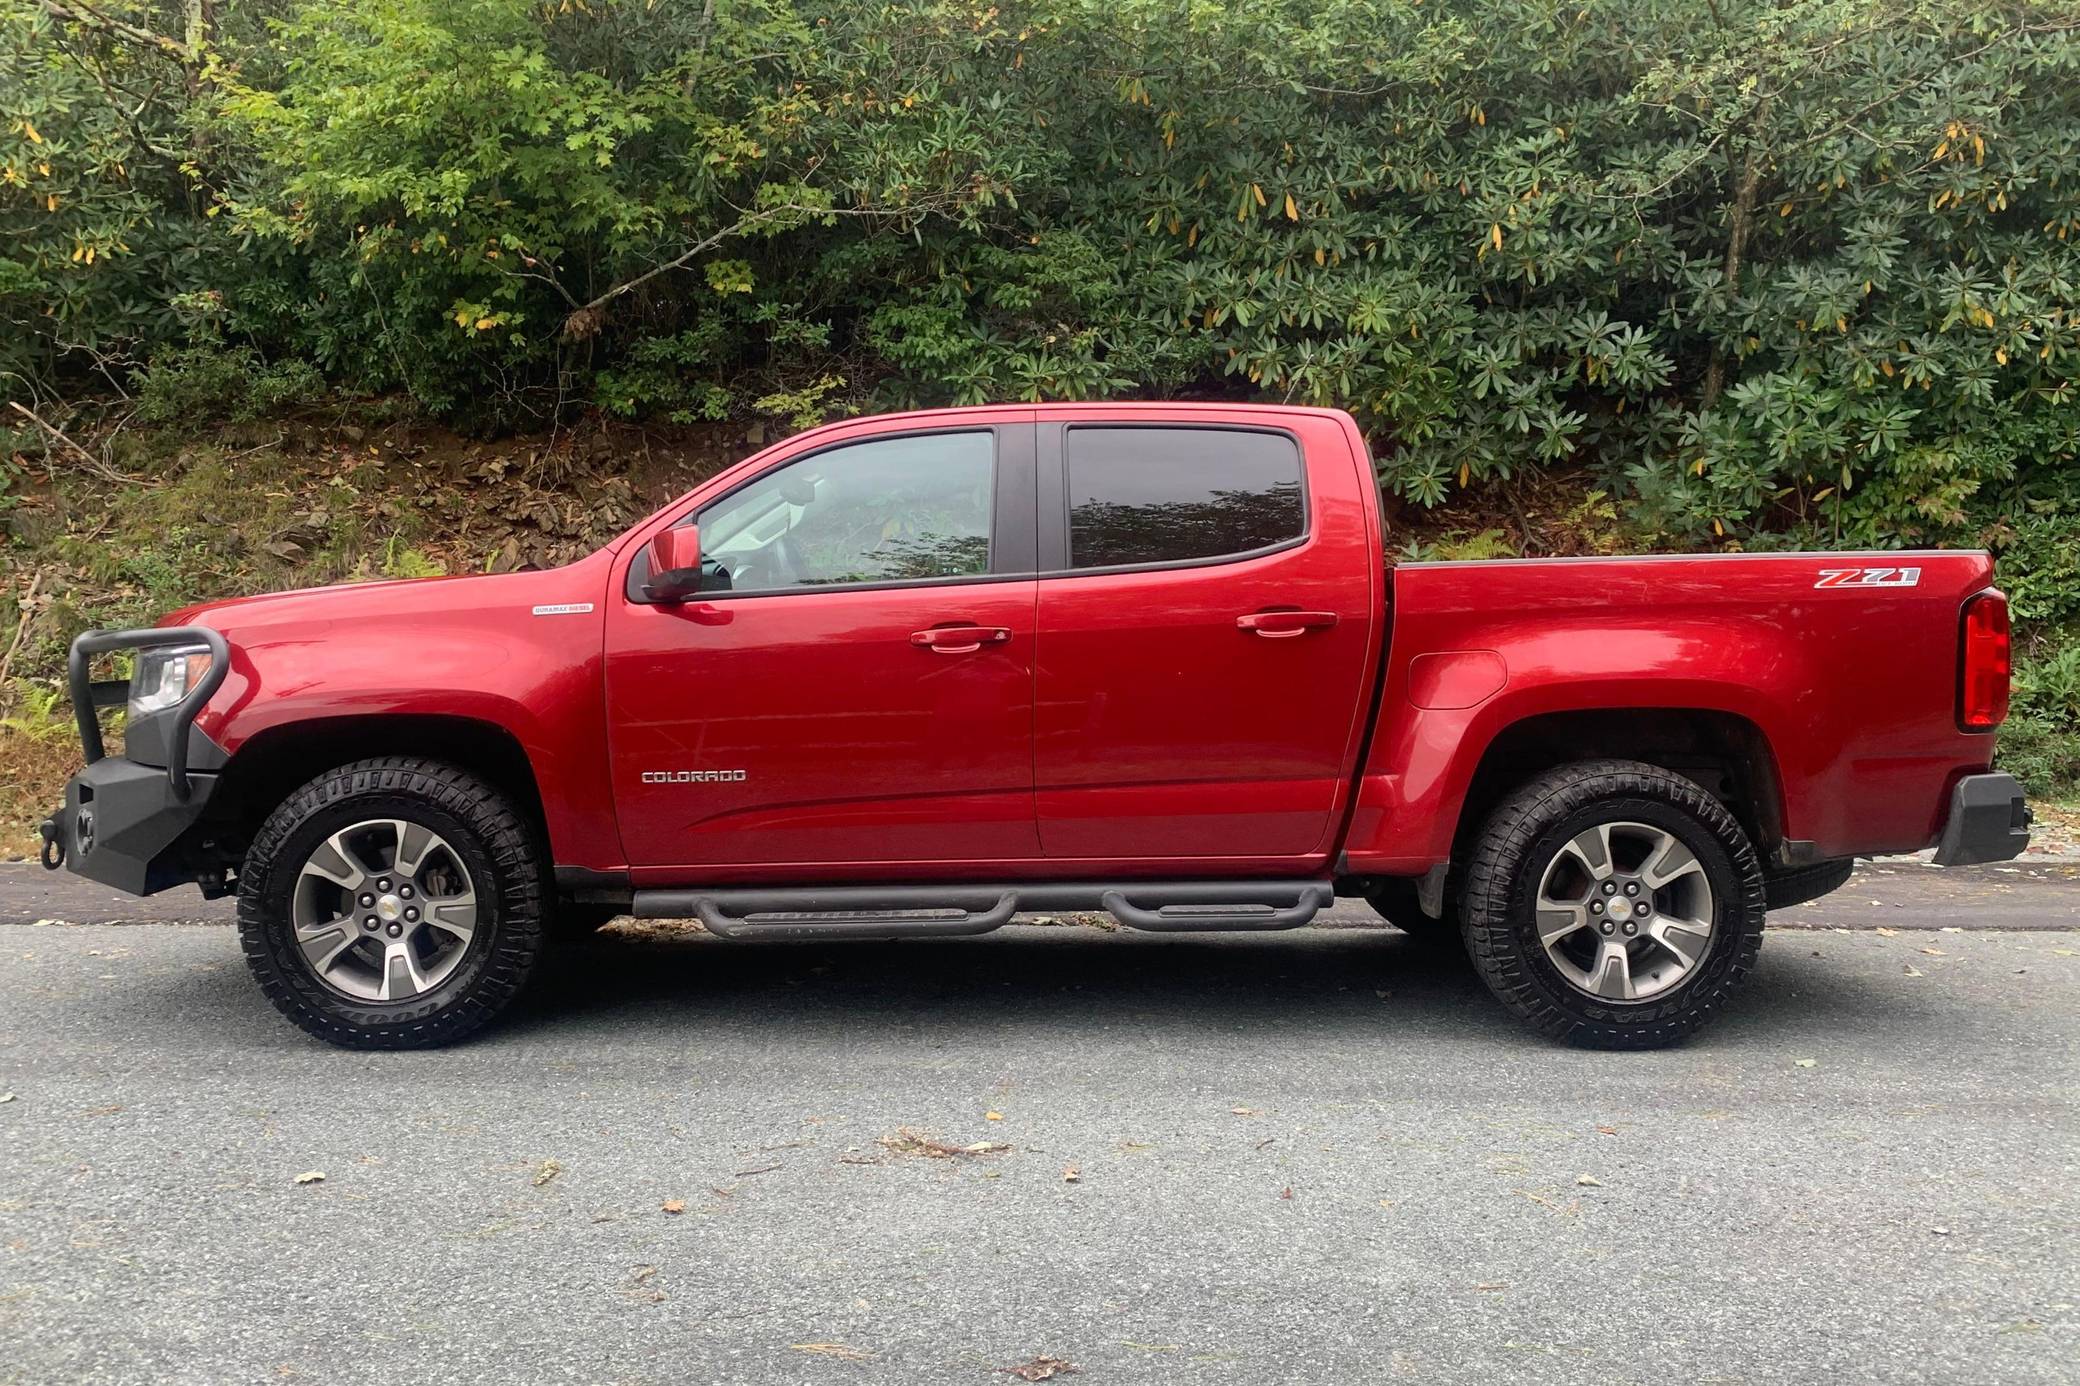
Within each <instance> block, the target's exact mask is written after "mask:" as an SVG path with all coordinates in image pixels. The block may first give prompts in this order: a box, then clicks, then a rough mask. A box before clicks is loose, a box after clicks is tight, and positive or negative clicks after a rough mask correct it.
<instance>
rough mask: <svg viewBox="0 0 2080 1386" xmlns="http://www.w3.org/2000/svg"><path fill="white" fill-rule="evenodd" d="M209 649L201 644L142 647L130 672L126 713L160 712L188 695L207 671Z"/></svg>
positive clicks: (138, 715)
mask: <svg viewBox="0 0 2080 1386" xmlns="http://www.w3.org/2000/svg"><path fill="white" fill-rule="evenodd" d="M209 663H210V653H209V650H208V649H207V648H205V647H203V646H199V645H198V646H194V647H184V648H180V649H170V650H146V651H143V652H141V653H140V654H139V655H138V656H137V667H136V668H135V669H134V670H132V672H131V674H130V715H131V716H132V717H147V716H150V715H151V714H152V713H154V712H164V711H166V709H168V708H170V707H172V706H173V705H174V704H176V703H178V702H179V701H180V700H181V699H182V698H185V697H187V696H188V690H189V689H191V688H194V687H196V686H197V685H198V684H200V683H201V682H202V676H203V675H204V674H205V673H207V672H209Z"/></svg>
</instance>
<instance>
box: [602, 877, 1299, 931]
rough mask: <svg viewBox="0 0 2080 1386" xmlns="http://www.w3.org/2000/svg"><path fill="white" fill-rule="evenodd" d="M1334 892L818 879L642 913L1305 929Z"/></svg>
mask: <svg viewBox="0 0 2080 1386" xmlns="http://www.w3.org/2000/svg"><path fill="white" fill-rule="evenodd" d="M1334 898H1335V891H1334V889H1333V887H1332V886H1331V885H1330V883H1329V882H1327V881H1127V882H1110V883H1102V884H1076V885H984V886H932V885H908V886H811V887H804V888H800V889H794V890H765V889H748V890H740V889H727V890H639V891H637V892H635V897H634V899H633V901H632V902H631V913H633V914H634V915H635V917H636V918H638V919H683V918H686V917H688V916H692V917H693V918H696V919H699V920H700V921H701V924H702V926H703V927H705V928H706V929H707V930H708V932H709V933H711V934H715V935H716V936H718V937H720V938H728V939H753V938H766V939H872V938H959V937H966V936H968V935H971V934H986V933H988V932H989V931H990V930H992V929H1000V928H1002V927H1003V926H1004V925H1006V924H1008V923H1010V922H1011V917H1012V916H1013V915H1014V914H1017V913H1019V912H1020V911H1030V910H1104V911H1106V912H1107V913H1109V914H1111V915H1112V917H1113V918H1115V919H1117V920H1118V921H1119V922H1120V923H1122V924H1125V925H1127V926H1128V927H1129V928H1134V929H1146V930H1149V931H1150V932H1154V933H1166V934H1181V933H1214V932H1229V931H1235V930H1260V929H1297V928H1299V927H1300V926H1301V925H1303V924H1305V923H1307V922H1308V921H1309V920H1311V919H1313V918H1314V917H1315V915H1316V914H1317V913H1319V912H1320V911H1321V910H1322V909H1324V908H1325V907H1327V906H1328V904H1329V903H1330V901H1331V900H1333V899H1334Z"/></svg>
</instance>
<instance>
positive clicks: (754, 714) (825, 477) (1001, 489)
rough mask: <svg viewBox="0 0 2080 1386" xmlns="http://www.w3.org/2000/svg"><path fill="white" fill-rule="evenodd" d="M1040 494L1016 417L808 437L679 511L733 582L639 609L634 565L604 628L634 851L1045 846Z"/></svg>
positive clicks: (683, 855) (922, 868)
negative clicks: (1039, 828)
mask: <svg viewBox="0 0 2080 1386" xmlns="http://www.w3.org/2000/svg"><path fill="white" fill-rule="evenodd" d="M1016 417H1019V418H1030V417H1031V415H1030V414H1029V413H1026V414H1022V415H1019V416H1016ZM1032 507H1033V458H1032V429H1031V426H1030V425H1029V424H1026V423H1023V422H1015V423H995V424H988V425H978V424H968V425H964V426H957V427H950V428H939V429H930V430H919V431H916V432H905V433H901V434H895V435H888V434H881V435H876V436H868V437H863V438H859V439H856V440H841V441H837V442H835V443H831V444H827V445H824V446H819V447H812V448H810V449H809V450H807V451H805V452H803V453H801V454H799V455H796V456H793V457H790V458H788V459H787V460H785V461H783V462H780V463H778V464H777V465H775V466H773V467H771V468H768V469H765V470H763V471H761V472H760V473H758V474H757V475H756V476H754V477H752V478H750V479H748V480H745V481H743V482H740V483H738V484H736V485H734V486H732V487H730V488H729V489H728V490H727V491H726V492H725V493H724V494H721V495H719V496H715V497H712V498H706V499H704V500H703V501H702V503H701V504H700V505H699V507H698V508H697V509H696V510H694V511H693V512H692V513H691V514H690V515H688V516H685V517H682V520H683V519H691V520H693V521H694V522H695V523H697V524H698V526H699V530H700V543H701V551H702V559H703V567H704V569H707V568H712V569H714V570H715V571H716V572H718V573H722V574H727V579H726V581H727V583H728V586H727V588H726V589H724V590H714V591H704V592H703V593H702V594H701V596H700V599H699V600H696V601H692V602H687V603H683V604H678V605H659V604H653V603H648V602H646V601H644V600H643V599H642V595H641V577H642V573H641V572H640V571H636V572H632V573H631V576H630V579H629V580H628V581H627V582H626V583H625V584H624V591H623V593H622V601H621V603H620V605H619V607H618V609H617V611H616V614H615V616H614V618H613V619H612V620H610V621H609V623H608V649H607V701H608V713H609V722H608V725H609V737H610V750H611V759H612V763H613V770H614V789H615V801H616V806H617V809H618V811H619V817H620V822H621V834H622V842H623V845H624V846H625V848H626V849H627V852H628V857H629V862H630V864H631V865H632V866H635V867H638V868H672V869H674V871H675V872H679V871H686V870H688V869H694V870H696V871H697V870H699V869H706V868H728V867H743V866H760V867H776V866H785V865H788V864H796V865H798V866H799V867H800V868H801V871H800V872H799V873H796V874H815V875H819V876H823V877H826V878H828V877H830V876H832V875H837V876H844V875H848V874H852V875H861V876H872V875H877V874H878V875H886V874H890V873H891V872H893V873H894V874H902V875H930V874H933V869H934V866H933V864H939V865H942V866H944V867H945V869H946V871H947V872H948V873H950V874H964V868H963V867H962V865H961V864H962V863H971V862H998V861H1003V860H1007V859H1011V860H1016V859H1023V858H1032V857H1037V856H1038V855H1039V842H1038V835H1037V832H1036V829H1035V824H1034V820H1033V810H1032V787H1033V762H1032V660H1033V650H1034V643H1033V630H1034V627H1033V606H1034V580H1033V576H1032V573H1033V558H1032V555H1033V526H1034V521H1033V508H1032ZM682 520H675V521H674V523H679V522H682ZM634 562H635V564H636V565H638V566H639V565H641V564H642V562H643V560H642V558H641V556H640V555H638V556H637V558H636V559H635V560H634ZM716 580H718V581H720V580H722V579H716ZM783 874H786V873H783ZM761 878H762V879H772V878H773V877H772V875H771V873H769V872H767V873H762V875H761Z"/></svg>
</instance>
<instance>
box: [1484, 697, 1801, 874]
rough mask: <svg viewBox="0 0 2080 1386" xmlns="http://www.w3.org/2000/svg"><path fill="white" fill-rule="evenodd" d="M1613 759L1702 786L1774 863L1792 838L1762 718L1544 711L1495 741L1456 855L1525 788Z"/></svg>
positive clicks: (1660, 710)
mask: <svg viewBox="0 0 2080 1386" xmlns="http://www.w3.org/2000/svg"><path fill="white" fill-rule="evenodd" d="M1605 759H1623V760H1637V761H1644V762H1645V763H1647V764H1649V765H1656V766H1659V767H1660V768H1662V769H1664V770H1668V771H1671V772H1672V773H1674V774H1678V775H1682V776H1684V777H1685V778H1687V779H1690V780H1693V781H1695V782H1696V783H1698V784H1699V785H1701V786H1702V787H1703V788H1704V789H1705V790H1706V791H1707V792H1709V793H1710V794H1711V795H1712V796H1713V797H1714V798H1716V799H1718V800H1719V801H1720V802H1721V803H1723V804H1725V805H1726V807H1727V809H1728V811H1729V812H1731V813H1732V814H1733V816H1734V818H1735V820H1736V821H1738V822H1739V823H1740V825H1741V828H1742V830H1743V831H1745V832H1746V833H1747V834H1748V838H1749V841H1750V842H1752V843H1753V844H1754V846H1755V851H1756V854H1757V855H1758V856H1760V857H1762V858H1763V859H1764V860H1768V859H1769V858H1770V856H1771V854H1773V853H1774V852H1775V851H1776V849H1777V847H1778V845H1779V844H1780V843H1782V842H1783V840H1784V823H1785V811H1784V785H1783V777H1782V773H1781V771H1780V769H1779V767H1778V765H1777V758H1776V754H1775V752H1774V751H1773V750H1772V748H1771V746H1770V741H1769V737H1768V736H1767V735H1766V734H1765V733H1764V732H1763V730H1762V728H1761V727H1760V726H1759V725H1758V724H1756V723H1755V722H1754V721H1753V720H1752V719H1750V718H1748V717H1745V716H1742V715H1741V714H1739V713H1736V712H1728V711H1725V710H1723V709H1718V708H1706V707H1631V708H1623V707H1618V708H1594V709H1579V710H1572V711H1561V712H1543V713H1535V714H1532V715H1530V716H1526V717H1522V718H1519V719H1517V720H1516V721H1513V722H1510V723H1508V724H1506V725H1504V726H1503V727H1501V728H1500V729H1499V730H1498V731H1497V732H1496V734H1495V735H1494V736H1493V737H1492V738H1490V740H1489V741H1488V744H1487V745H1486V746H1485V747H1484V748H1482V751H1481V754H1480V757H1479V759H1478V760H1477V761H1476V762H1475V764H1474V768H1473V774H1472V777H1471V779H1469V781H1468V782H1467V787H1466V793H1465V795H1464V797H1463V798H1462V799H1461V800H1460V803H1459V811H1458V818H1457V822H1456V825H1455V827H1454V829H1453V833H1452V844H1453V849H1452V850H1453V856H1454V857H1455V858H1457V857H1459V856H1460V855H1461V854H1462V852H1463V849H1464V848H1465V846H1466V844H1467V842H1468V840H1469V839H1470V838H1471V837H1472V836H1473V835H1474V834H1476V833H1478V832H1479V831H1480V828H1481V824H1482V823H1483V822H1484V821H1486V819H1487V816H1488V813H1489V811H1490V810H1492V809H1493V808H1494V807H1495V805H1496V804H1497V803H1499V802H1500V801H1501V800H1502V799H1503V797H1505V796H1506V795H1508V794H1509V792H1510V791H1511V790H1513V789H1515V788H1516V787H1517V786H1519V785H1522V784H1524V783H1525V782H1526V781H1528V780H1530V779H1531V778H1533V777H1534V776H1537V775H1539V774H1542V773H1544V772H1545V771H1547V770H1551V769H1553V768H1555V767H1556V766H1560V765H1564V764H1566V763H1568V762H1570V761H1578V760H1605Z"/></svg>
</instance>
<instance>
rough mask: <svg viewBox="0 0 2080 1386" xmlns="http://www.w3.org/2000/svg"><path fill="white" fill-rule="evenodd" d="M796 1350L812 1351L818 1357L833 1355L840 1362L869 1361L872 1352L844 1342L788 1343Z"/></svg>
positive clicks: (872, 1355) (872, 1357)
mask: <svg viewBox="0 0 2080 1386" xmlns="http://www.w3.org/2000/svg"><path fill="white" fill-rule="evenodd" d="M788 1346H789V1347H791V1348H793V1349H794V1350H795V1351H796V1352H813V1353H815V1354H816V1355H817V1356H818V1357H835V1358H837V1359H838V1360H839V1361H841V1362H871V1361H873V1360H874V1354H873V1353H871V1352H868V1351H867V1350H866V1349H865V1348H856V1347H848V1346H846V1345H845V1344H844V1343H790V1344H788Z"/></svg>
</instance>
